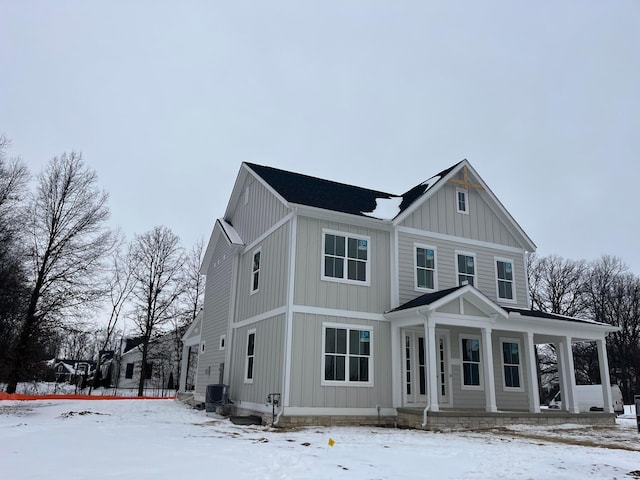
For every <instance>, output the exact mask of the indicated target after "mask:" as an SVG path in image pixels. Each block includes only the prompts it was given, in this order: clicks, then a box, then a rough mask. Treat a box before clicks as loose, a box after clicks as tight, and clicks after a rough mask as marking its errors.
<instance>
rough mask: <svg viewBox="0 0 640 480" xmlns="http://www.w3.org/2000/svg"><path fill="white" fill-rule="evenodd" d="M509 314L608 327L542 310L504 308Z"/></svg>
mask: <svg viewBox="0 0 640 480" xmlns="http://www.w3.org/2000/svg"><path fill="white" fill-rule="evenodd" d="M502 308H504V309H505V310H506V311H507V312H509V313H511V312H513V313H519V314H520V315H522V316H523V317H534V318H548V319H550V320H562V321H565V322H579V323H590V324H593V325H606V324H604V323H600V322H594V321H591V320H584V319H581V318H574V317H567V316H566V315H558V314H555V313H547V312H542V311H540V310H528V309H526V308H514V307H502Z"/></svg>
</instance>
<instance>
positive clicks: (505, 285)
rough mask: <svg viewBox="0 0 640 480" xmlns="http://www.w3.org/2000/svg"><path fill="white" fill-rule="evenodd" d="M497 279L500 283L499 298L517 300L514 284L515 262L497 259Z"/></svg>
mask: <svg viewBox="0 0 640 480" xmlns="http://www.w3.org/2000/svg"><path fill="white" fill-rule="evenodd" d="M496 281H497V284H498V300H511V301H514V300H515V292H514V286H513V262H512V261H511V260H506V259H496Z"/></svg>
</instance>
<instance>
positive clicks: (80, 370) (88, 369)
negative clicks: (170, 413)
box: [53, 358, 96, 383]
mask: <svg viewBox="0 0 640 480" xmlns="http://www.w3.org/2000/svg"><path fill="white" fill-rule="evenodd" d="M95 368H96V363H95V362H94V361H92V360H71V359H66V358H65V359H56V360H55V362H54V365H53V372H54V374H55V377H56V382H58V383H62V382H66V383H76V382H77V381H78V379H80V378H83V379H85V380H86V379H87V378H88V377H89V375H92V374H93V371H94V370H95Z"/></svg>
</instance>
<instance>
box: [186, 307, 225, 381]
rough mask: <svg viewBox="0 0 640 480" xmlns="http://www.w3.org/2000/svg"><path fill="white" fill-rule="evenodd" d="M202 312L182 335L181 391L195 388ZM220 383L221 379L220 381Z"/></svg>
mask: <svg viewBox="0 0 640 480" xmlns="http://www.w3.org/2000/svg"><path fill="white" fill-rule="evenodd" d="M202 317H203V312H202V310H200V313H198V315H197V316H196V318H195V319H194V320H193V322H191V325H189V328H188V329H187V331H186V332H185V333H184V335H183V336H182V356H181V357H182V358H181V365H180V387H179V390H180V391H181V392H192V391H193V390H195V388H196V375H197V373H198V356H199V352H200V348H201V346H200V332H201V329H202ZM219 383H222V379H220V382H219Z"/></svg>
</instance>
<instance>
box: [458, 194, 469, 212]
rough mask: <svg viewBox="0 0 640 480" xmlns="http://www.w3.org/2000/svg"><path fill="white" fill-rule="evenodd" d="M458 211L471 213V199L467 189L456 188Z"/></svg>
mask: <svg viewBox="0 0 640 480" xmlns="http://www.w3.org/2000/svg"><path fill="white" fill-rule="evenodd" d="M456 211H457V212H458V213H469V199H468V195H467V191H466V190H463V189H461V188H457V189H456Z"/></svg>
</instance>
